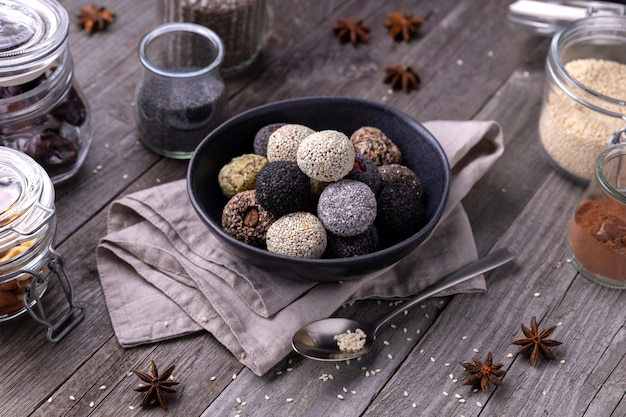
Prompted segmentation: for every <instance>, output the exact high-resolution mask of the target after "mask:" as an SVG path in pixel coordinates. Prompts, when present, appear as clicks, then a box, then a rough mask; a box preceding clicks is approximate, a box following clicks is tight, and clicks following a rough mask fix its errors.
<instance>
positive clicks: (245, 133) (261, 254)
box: [187, 97, 450, 282]
mask: <svg viewBox="0 0 626 417" xmlns="http://www.w3.org/2000/svg"><path fill="white" fill-rule="evenodd" d="M280 122H282V123H297V124H302V125H305V126H308V127H310V128H312V129H314V130H324V129H333V130H338V131H340V132H343V133H345V134H346V135H348V136H350V135H351V134H352V132H354V131H355V130H356V129H358V128H359V127H361V126H374V127H377V128H379V129H381V130H382V131H383V132H385V134H386V135H387V136H388V137H389V138H390V139H391V140H392V141H393V142H394V143H396V144H397V145H398V147H399V148H400V150H401V152H402V163H403V164H404V165H406V166H408V167H409V168H411V169H412V170H413V171H414V172H415V173H416V174H417V176H418V177H419V178H420V180H421V182H422V185H423V188H424V198H425V201H424V202H425V208H426V217H427V222H426V225H425V226H424V227H423V228H422V229H421V230H420V231H418V232H417V233H415V234H414V235H412V236H410V237H409V238H407V239H405V240H403V241H401V242H399V243H397V244H395V245H393V246H390V247H387V248H384V249H381V250H379V251H377V252H373V253H370V254H367V255H362V256H357V257H353V258H340V259H301V258H295V257H289V256H283V255H278V254H275V253H271V252H268V251H267V250H264V249H259V248H256V247H253V246H250V245H247V244H245V243H243V242H240V241H238V240H236V239H234V238H232V237H231V236H229V235H228V234H226V233H224V232H223V231H222V228H221V216H222V209H223V208H224V205H225V204H226V202H227V199H226V197H224V196H223V195H222V192H221V190H220V187H219V184H218V180H217V175H218V172H219V170H220V168H222V166H223V165H224V164H226V163H228V162H229V161H230V160H231V159H232V158H233V157H235V156H239V155H241V154H244V153H253V149H252V146H253V141H254V135H255V133H256V132H257V131H258V130H259V129H260V128H262V127H263V126H265V125H268V124H271V123H280ZM449 187H450V167H449V165H448V161H447V159H446V156H445V153H444V151H443V149H442V148H441V146H440V144H439V142H437V140H436V139H435V138H434V137H433V136H432V134H431V133H430V132H428V131H427V130H426V129H425V128H424V127H423V126H422V125H421V124H420V123H418V122H417V121H415V120H414V119H412V118H411V117H409V116H407V115H406V114H404V113H402V112H400V111H398V110H395V109H393V108H391V107H388V106H385V105H383V104H379V103H375V102H371V101H366V100H360V99H354V98H342V97H309V98H299V99H292V100H286V101H281V102H276V103H271V104H267V105H263V106H260V107H257V108H254V109H251V110H249V111H246V112H245V113H242V114H239V115H238V116H235V117H233V118H232V119H230V120H228V121H226V122H225V123H224V124H222V125H221V126H219V127H218V128H217V129H215V130H214V131H213V132H211V133H210V134H209V135H208V136H207V137H206V138H205V139H204V140H203V141H202V142H201V143H200V145H199V146H198V148H197V149H196V151H195V152H194V154H193V156H192V158H191V161H190V164H189V170H188V173H187V188H188V192H189V196H190V198H191V203H192V204H193V207H194V208H195V210H196V211H197V213H198V214H199V216H200V217H201V218H202V220H203V221H204V223H206V225H207V226H208V228H209V231H210V232H211V233H213V234H214V235H215V236H216V237H217V238H218V239H219V240H220V241H222V242H223V243H224V244H225V245H226V247H227V248H228V249H229V250H231V251H232V253H233V254H235V255H236V256H238V257H239V258H240V259H243V260H244V261H246V262H249V263H250V264H252V265H255V266H257V267H259V268H261V269H263V270H266V271H270V272H272V273H274V274H276V275H279V274H280V275H282V276H286V277H289V278H294V279H300V278H301V279H306V280H312V281H319V282H333V281H342V280H349V279H355V278H358V277H359V276H360V275H363V274H366V273H371V272H375V271H378V270H381V269H383V268H385V267H388V266H390V265H392V264H394V263H396V262H397V261H399V260H401V259H402V258H403V257H404V256H406V255H407V254H408V253H409V252H411V251H413V250H414V249H415V248H417V247H418V246H419V245H420V243H422V242H423V241H424V240H425V239H426V238H427V237H428V236H429V234H430V233H431V232H432V230H433V229H434V227H435V225H436V224H437V222H438V221H439V219H440V217H441V214H442V213H443V210H444V208H445V205H446V201H447V198H448V190H449Z"/></svg>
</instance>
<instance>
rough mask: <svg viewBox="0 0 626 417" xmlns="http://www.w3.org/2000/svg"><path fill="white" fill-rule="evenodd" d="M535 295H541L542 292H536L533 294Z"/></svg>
mask: <svg viewBox="0 0 626 417" xmlns="http://www.w3.org/2000/svg"><path fill="white" fill-rule="evenodd" d="M533 296H534V297H539V296H541V293H540V292H536V293H534V294H533Z"/></svg>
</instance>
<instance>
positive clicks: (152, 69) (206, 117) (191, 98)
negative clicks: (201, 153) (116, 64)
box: [135, 23, 228, 159]
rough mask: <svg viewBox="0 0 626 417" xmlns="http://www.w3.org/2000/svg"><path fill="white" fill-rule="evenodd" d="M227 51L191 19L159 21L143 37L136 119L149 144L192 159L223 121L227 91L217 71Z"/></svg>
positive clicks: (167, 153)
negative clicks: (206, 138)
mask: <svg viewBox="0 0 626 417" xmlns="http://www.w3.org/2000/svg"><path fill="white" fill-rule="evenodd" d="M223 56H224V49H223V47H222V43H221V41H220V38H219V37H218V36H217V35H216V34H215V33H214V32H213V31H212V30H210V29H207V28H206V27H204V26H200V25H196V24H193V23H168V24H165V25H161V26H159V27H157V28H156V29H154V30H152V31H151V32H149V33H148V34H147V35H145V36H144V37H143V38H142V39H141V42H140V43H139V60H140V62H141V64H142V75H141V79H140V81H139V85H138V87H137V90H136V93H135V118H136V121H137V127H138V130H139V135H140V138H141V140H142V142H143V143H144V144H145V145H146V146H147V147H148V148H149V149H151V150H152V151H154V152H156V153H158V154H160V155H164V156H167V157H169V158H176V159H189V158H190V157H191V155H192V154H193V151H194V150H195V149H196V147H197V146H198V144H199V143H200V142H201V141H202V139H204V137H205V136H206V135H207V134H208V133H209V132H211V131H212V130H213V129H214V128H216V127H217V126H218V125H219V124H220V123H221V122H222V121H223V120H224V116H225V114H226V106H227V102H228V96H227V94H226V86H225V85H224V80H223V79H222V77H221V75H220V71H219V69H220V64H221V62H222V58H223Z"/></svg>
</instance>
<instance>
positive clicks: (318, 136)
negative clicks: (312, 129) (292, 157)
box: [297, 130, 355, 182]
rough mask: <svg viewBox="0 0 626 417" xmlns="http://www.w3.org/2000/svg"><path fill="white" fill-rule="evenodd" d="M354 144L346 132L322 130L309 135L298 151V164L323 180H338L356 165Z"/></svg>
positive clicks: (316, 178)
mask: <svg viewBox="0 0 626 417" xmlns="http://www.w3.org/2000/svg"><path fill="white" fill-rule="evenodd" d="M354 156H355V152H354V146H353V145H352V142H350V138H348V137H347V136H346V135H345V134H343V133H341V132H338V131H336V130H322V131H320V132H316V133H313V134H311V135H309V136H307V137H306V138H305V139H304V140H303V141H302V143H300V146H299V147H298V152H297V162H298V166H299V167H300V169H301V170H302V172H304V173H305V174H306V175H308V176H309V177H311V178H313V179H315V180H318V181H322V182H331V181H337V180H340V179H341V178H343V177H345V176H346V175H347V174H348V172H350V170H351V169H352V166H353V165H354Z"/></svg>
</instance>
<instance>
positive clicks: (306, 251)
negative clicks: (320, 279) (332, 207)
mask: <svg viewBox="0 0 626 417" xmlns="http://www.w3.org/2000/svg"><path fill="white" fill-rule="evenodd" d="M266 242H267V250H268V251H270V252H273V253H278V254H281V255H286V256H294V257H297V258H307V259H319V258H321V257H322V254H323V253H324V251H325V250H326V230H325V229H324V226H323V225H322V223H321V222H320V221H319V219H318V218H317V217H315V215H313V214H311V213H308V212H304V211H300V212H296V213H289V214H286V215H284V216H282V217H281V218H279V219H278V220H276V221H275V222H274V223H272V225H271V226H270V228H269V229H268V230H267V238H266Z"/></svg>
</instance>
